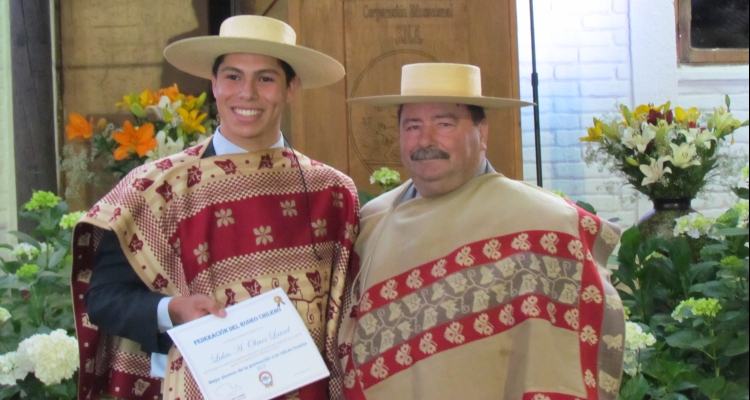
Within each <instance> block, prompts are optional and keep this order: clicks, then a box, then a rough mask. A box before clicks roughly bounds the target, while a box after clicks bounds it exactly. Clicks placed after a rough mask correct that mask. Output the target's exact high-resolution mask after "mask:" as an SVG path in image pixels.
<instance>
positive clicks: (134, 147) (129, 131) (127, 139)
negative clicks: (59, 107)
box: [63, 84, 216, 197]
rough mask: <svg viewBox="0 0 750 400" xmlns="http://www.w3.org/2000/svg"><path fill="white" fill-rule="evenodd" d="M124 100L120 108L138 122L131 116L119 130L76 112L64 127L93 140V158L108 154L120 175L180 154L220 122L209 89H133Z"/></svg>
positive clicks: (72, 137) (108, 164)
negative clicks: (210, 102)
mask: <svg viewBox="0 0 750 400" xmlns="http://www.w3.org/2000/svg"><path fill="white" fill-rule="evenodd" d="M122 100H123V101H122V102H119V103H117V104H116V106H117V107H120V108H121V109H124V110H127V111H129V112H130V113H131V116H132V118H133V119H134V122H131V121H129V120H126V121H125V122H124V123H123V124H122V127H119V128H115V126H114V124H111V123H108V122H107V121H106V120H105V119H103V118H102V119H100V120H99V121H98V122H97V123H96V125H94V123H93V118H89V119H88V120H86V118H84V117H82V116H81V115H78V114H75V113H71V114H69V116H68V121H69V123H68V125H67V126H66V127H65V133H66V136H67V138H68V140H70V141H73V140H78V139H84V140H91V142H92V146H93V154H92V156H91V159H92V160H93V159H96V158H98V157H104V158H105V167H106V168H107V169H108V170H110V171H112V172H114V173H115V174H116V175H117V176H118V177H122V176H124V175H125V174H127V173H128V172H129V171H130V170H132V169H133V168H135V167H138V166H140V165H143V164H144V163H146V162H148V161H153V160H157V159H159V158H162V157H166V156H169V155H172V154H175V153H179V152H180V151H182V150H184V149H186V148H188V147H190V146H192V145H194V144H195V143H197V142H199V141H201V140H202V139H204V138H206V137H207V135H210V134H211V133H212V132H213V129H214V128H215V126H216V121H215V120H213V119H211V118H208V113H207V110H206V109H205V108H207V105H206V104H205V101H206V93H205V92H204V93H201V94H200V96H198V97H194V96H192V95H186V94H183V93H180V91H179V89H178V87H177V84H174V85H172V86H170V87H167V88H162V89H159V90H158V91H156V92H152V91H151V90H149V89H146V90H144V91H143V92H141V93H140V94H139V95H135V94H132V93H131V94H128V95H125V96H123V98H122ZM72 156H73V155H72ZM63 167H65V165H63ZM67 169H68V170H72V169H74V166H72V165H69V166H68V168H67ZM66 197H67V196H66Z"/></svg>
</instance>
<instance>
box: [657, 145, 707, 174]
mask: <svg viewBox="0 0 750 400" xmlns="http://www.w3.org/2000/svg"><path fill="white" fill-rule="evenodd" d="M669 147H671V148H672V155H671V156H666V157H664V158H665V159H667V160H669V161H670V162H672V165H674V166H675V167H678V168H687V167H689V166H691V165H701V162H700V160H697V159H696V158H695V155H696V150H697V149H696V148H695V145H693V144H692V143H687V142H686V143H683V144H681V145H679V146H678V145H676V144H674V143H670V144H669Z"/></svg>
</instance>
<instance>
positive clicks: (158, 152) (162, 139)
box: [146, 131, 185, 161]
mask: <svg viewBox="0 0 750 400" xmlns="http://www.w3.org/2000/svg"><path fill="white" fill-rule="evenodd" d="M154 139H156V143H157V145H156V148H155V149H154V150H151V151H149V152H148V153H147V154H146V156H148V159H147V160H148V161H153V160H158V159H160V158H164V157H167V156H171V155H172V154H177V153H179V152H181V151H182V150H185V141H184V140H182V138H177V140H173V139H172V138H170V137H167V133H166V132H164V131H159V133H157V134H156V136H154Z"/></svg>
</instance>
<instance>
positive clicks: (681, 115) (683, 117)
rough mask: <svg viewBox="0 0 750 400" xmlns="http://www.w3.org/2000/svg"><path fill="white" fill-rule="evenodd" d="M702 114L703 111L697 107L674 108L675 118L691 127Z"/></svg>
mask: <svg viewBox="0 0 750 400" xmlns="http://www.w3.org/2000/svg"><path fill="white" fill-rule="evenodd" d="M700 116H701V112H700V111H698V109H697V108H695V107H691V108H690V109H689V110H687V111H685V109H683V108H682V107H675V108H674V119H675V120H676V121H677V122H679V123H681V124H685V125H688V126H691V127H692V126H695V124H696V123H697V122H698V118H699V117H700Z"/></svg>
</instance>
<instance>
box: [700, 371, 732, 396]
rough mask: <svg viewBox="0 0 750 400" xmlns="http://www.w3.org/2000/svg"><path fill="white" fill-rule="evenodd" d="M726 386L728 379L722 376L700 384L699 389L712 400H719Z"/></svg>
mask: <svg viewBox="0 0 750 400" xmlns="http://www.w3.org/2000/svg"><path fill="white" fill-rule="evenodd" d="M726 384H727V380H726V378H724V377H723V376H720V377H718V378H709V379H704V380H702V381H700V382H698V389H699V390H700V391H701V393H703V394H705V395H706V396H708V397H709V398H710V399H718V398H719V397H718V395H719V393H720V392H721V391H722V390H723V389H724V386H726Z"/></svg>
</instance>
